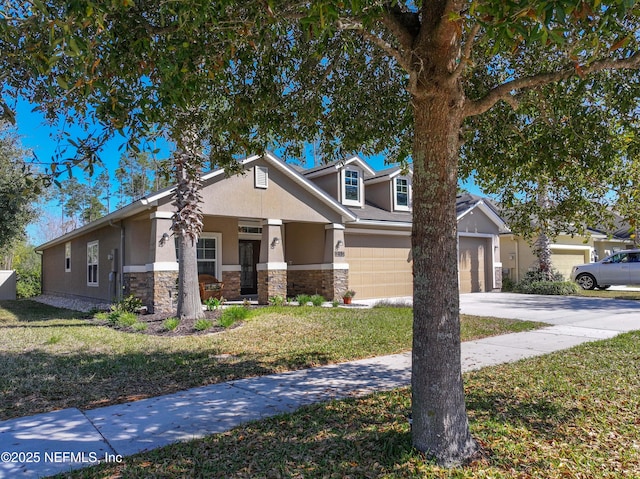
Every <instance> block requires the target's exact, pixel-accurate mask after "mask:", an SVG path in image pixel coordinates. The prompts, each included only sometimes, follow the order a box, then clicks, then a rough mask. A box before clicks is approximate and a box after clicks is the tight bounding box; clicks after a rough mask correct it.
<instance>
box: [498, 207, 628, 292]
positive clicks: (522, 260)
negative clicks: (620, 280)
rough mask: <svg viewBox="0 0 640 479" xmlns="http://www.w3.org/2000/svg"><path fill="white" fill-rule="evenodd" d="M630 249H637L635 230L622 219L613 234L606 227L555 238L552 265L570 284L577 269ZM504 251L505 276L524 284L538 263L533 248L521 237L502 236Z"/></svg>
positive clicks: (507, 234) (502, 248)
mask: <svg viewBox="0 0 640 479" xmlns="http://www.w3.org/2000/svg"><path fill="white" fill-rule="evenodd" d="M629 248H633V239H632V237H631V227H630V226H629V225H628V224H627V223H626V222H625V221H624V220H622V218H616V224H615V225H614V228H613V230H612V231H608V230H607V229H606V228H605V227H597V228H587V234H586V235H569V234H560V235H558V236H556V237H554V238H552V243H551V264H552V266H553V268H554V269H555V270H556V271H558V272H559V273H561V274H562V275H563V276H564V278H565V279H567V280H568V279H569V278H570V277H571V269H572V268H573V267H574V266H576V265H579V264H585V263H591V262H593V261H597V260H598V259H603V258H605V257H607V256H609V255H610V254H612V253H615V252H616V251H619V250H622V249H629ZM500 249H501V251H502V264H503V266H504V275H505V277H508V278H510V279H512V280H513V281H516V282H517V281H520V280H521V279H522V278H523V277H524V275H525V274H526V273H527V271H529V270H530V269H531V268H532V267H533V266H534V265H535V264H536V263H537V258H536V256H535V254H534V252H533V248H532V246H531V245H530V243H529V242H528V241H527V240H526V239H524V238H523V237H521V236H518V235H514V234H510V233H505V234H502V235H501V236H500Z"/></svg>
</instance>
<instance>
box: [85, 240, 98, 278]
mask: <svg viewBox="0 0 640 479" xmlns="http://www.w3.org/2000/svg"><path fill="white" fill-rule="evenodd" d="M98 259H99V255H98V242H97V241H93V242H91V243H87V285H88V286H98Z"/></svg>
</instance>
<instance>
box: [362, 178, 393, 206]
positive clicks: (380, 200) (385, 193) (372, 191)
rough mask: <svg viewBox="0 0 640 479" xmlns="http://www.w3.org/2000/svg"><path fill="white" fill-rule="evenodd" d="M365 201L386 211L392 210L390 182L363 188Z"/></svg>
mask: <svg viewBox="0 0 640 479" xmlns="http://www.w3.org/2000/svg"><path fill="white" fill-rule="evenodd" d="M365 192H366V193H365V195H366V198H367V201H369V202H371V203H373V204H374V205H376V206H379V207H380V208H382V209H385V210H387V211H392V210H393V201H392V197H391V182H389V181H383V182H381V183H375V184H373V185H368V186H366V187H365Z"/></svg>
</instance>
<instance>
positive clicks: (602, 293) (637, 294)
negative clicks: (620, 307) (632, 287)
mask: <svg viewBox="0 0 640 479" xmlns="http://www.w3.org/2000/svg"><path fill="white" fill-rule="evenodd" d="M578 295H579V296H586V297H588V298H607V299H631V300H635V301H638V300H640V291H618V290H611V291H610V290H598V289H593V290H584V289H581V290H580V291H579V292H578Z"/></svg>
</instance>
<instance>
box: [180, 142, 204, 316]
mask: <svg viewBox="0 0 640 479" xmlns="http://www.w3.org/2000/svg"><path fill="white" fill-rule="evenodd" d="M174 162H175V174H176V183H177V184H176V193H175V201H174V202H173V205H174V206H175V208H176V212H175V214H174V217H173V231H174V234H175V235H176V236H177V237H178V241H179V255H180V258H179V268H178V312H177V315H178V317H179V318H180V319H183V320H187V321H194V322H195V320H197V319H200V318H202V317H204V312H203V310H202V303H201V301H200V290H199V287H198V260H197V244H198V238H199V236H200V233H201V232H202V214H201V212H200V208H199V204H200V201H201V199H200V193H199V189H200V178H199V174H200V167H199V162H198V158H197V156H196V155H195V154H194V153H193V152H189V151H184V152H182V153H178V154H176V156H175V159H174Z"/></svg>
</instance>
